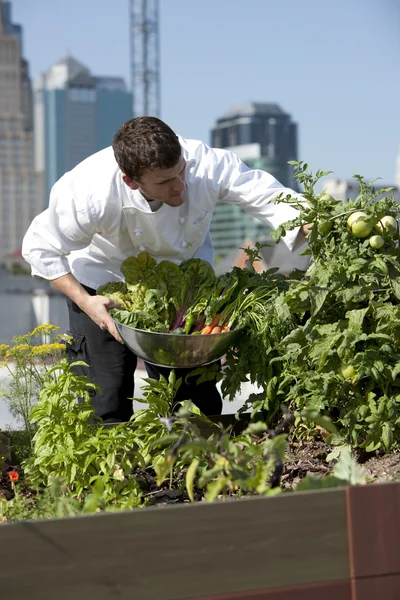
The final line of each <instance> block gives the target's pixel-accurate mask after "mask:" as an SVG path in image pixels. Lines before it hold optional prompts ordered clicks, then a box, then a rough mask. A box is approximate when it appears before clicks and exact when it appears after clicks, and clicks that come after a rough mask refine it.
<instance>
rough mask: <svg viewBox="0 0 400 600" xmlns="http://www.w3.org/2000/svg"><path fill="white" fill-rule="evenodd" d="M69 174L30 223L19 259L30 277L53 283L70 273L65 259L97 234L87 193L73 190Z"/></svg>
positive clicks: (94, 216)
mask: <svg viewBox="0 0 400 600" xmlns="http://www.w3.org/2000/svg"><path fill="white" fill-rule="evenodd" d="M76 187H78V186H75V184H74V181H73V179H72V178H71V176H70V173H66V174H65V175H64V176H63V177H62V178H61V179H60V180H59V181H58V182H57V183H55V184H54V186H53V188H52V190H51V194H50V202H49V207H48V208H47V209H46V210H45V211H44V212H42V213H41V214H40V215H38V216H37V217H36V218H35V219H34V220H33V221H32V223H31V225H30V227H29V229H28V231H27V233H26V234H25V237H24V240H23V242H22V255H23V257H24V259H25V260H26V261H27V262H28V263H29V264H30V265H31V269H32V275H33V276H36V277H43V278H44V279H49V280H52V279H57V278H58V277H61V276H62V275H66V274H68V273H70V268H69V264H68V260H67V258H66V257H67V255H68V254H70V252H72V251H73V250H79V249H81V248H85V247H86V246H88V245H89V244H90V242H91V240H92V238H93V236H94V234H95V233H97V229H98V227H97V221H98V219H97V215H96V214H95V209H94V206H93V204H92V201H91V196H90V193H89V190H88V189H86V190H85V189H84V188H83V189H82V187H81V182H80V185H79V190H78V189H76Z"/></svg>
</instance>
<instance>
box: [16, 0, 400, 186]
mask: <svg viewBox="0 0 400 600" xmlns="http://www.w3.org/2000/svg"><path fill="white" fill-rule="evenodd" d="M160 4H161V7H160V30H161V33H160V39H161V85H162V92H161V93H162V114H161V117H162V118H163V119H164V120H165V121H166V122H167V123H168V124H169V125H170V126H171V127H173V128H174V129H175V131H176V132H177V133H179V134H180V135H183V136H185V137H194V138H199V139H202V140H204V141H206V142H209V141H210V129H211V127H212V126H213V124H214V122H215V119H216V118H217V117H218V116H219V115H220V114H222V113H223V112H224V111H225V110H227V109H228V108H229V107H230V106H231V105H232V104H237V103H240V102H248V101H258V102H277V103H279V104H280V105H281V106H282V108H284V109H285V110H286V111H287V112H289V113H290V114H291V115H292V117H293V119H294V120H295V121H296V122H297V123H298V125H299V158H300V159H302V160H305V161H307V162H308V163H309V165H310V166H311V168H312V169H313V170H316V169H318V168H321V169H324V170H332V171H334V173H335V176H337V177H340V178H347V177H351V175H352V174H353V173H360V174H362V175H364V176H365V177H367V178H375V177H381V178H382V180H383V182H384V183H388V184H393V183H394V174H395V162H396V155H397V154H398V152H399V147H400V76H399V71H400V69H399V62H400V61H399V57H400V4H399V2H398V0H334V1H329V0H275V1H274V2H272V1H271V0H246V1H242V0H201V2H200V1H196V2H194V1H192V0H160ZM12 6H13V17H14V19H13V20H14V21H15V22H18V23H21V24H22V25H23V27H24V43H25V48H24V50H25V56H26V58H27V59H28V60H29V61H30V69H31V74H32V75H33V76H35V75H37V74H38V73H39V72H42V71H45V70H47V69H48V68H49V67H50V66H51V65H52V64H54V63H55V62H56V61H58V60H59V59H60V58H62V57H63V56H64V55H65V54H66V52H67V51H68V50H69V51H70V53H71V54H72V55H73V56H74V57H75V58H77V59H78V60H79V61H81V62H83V63H84V64H85V65H86V66H87V67H88V68H89V69H90V70H91V71H92V72H93V73H94V74H96V75H122V76H124V77H125V78H126V80H127V81H128V82H129V72H130V69H129V11H128V0H115V1H114V2H111V1H110V0H108V1H106V0H68V1H65V0H58V2H56V1H55V0H34V1H33V0H12Z"/></svg>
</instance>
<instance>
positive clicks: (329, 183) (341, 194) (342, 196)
mask: <svg viewBox="0 0 400 600" xmlns="http://www.w3.org/2000/svg"><path fill="white" fill-rule="evenodd" d="M323 186H324V189H325V191H326V192H327V193H328V194H330V195H331V196H333V197H334V198H336V199H337V200H341V201H345V200H355V199H356V198H357V196H358V195H359V193H360V184H359V183H358V181H357V179H333V178H327V179H325V180H324V182H323ZM374 188H375V190H376V191H377V192H378V191H379V190H380V189H383V188H393V191H392V192H390V193H389V196H390V195H393V196H394V198H395V200H396V202H398V203H399V204H400V188H399V187H396V186H395V185H393V184H392V185H382V184H377V183H374ZM381 197H382V195H380V196H377V199H378V200H379V199H380V198H381Z"/></svg>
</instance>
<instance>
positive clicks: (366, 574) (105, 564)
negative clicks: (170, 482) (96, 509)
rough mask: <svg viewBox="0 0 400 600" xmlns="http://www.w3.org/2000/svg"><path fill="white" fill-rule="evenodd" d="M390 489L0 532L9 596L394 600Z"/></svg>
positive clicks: (4, 592) (393, 491) (22, 599)
mask: <svg viewBox="0 0 400 600" xmlns="http://www.w3.org/2000/svg"><path fill="white" fill-rule="evenodd" d="M399 540H400V484H398V483H393V484H379V485H378V484H371V485H367V486H360V487H349V488H340V489H334V490H326V491H318V492H303V493H289V494H282V495H280V496H276V497H271V498H262V497H258V498H248V499H243V500H232V501H228V502H216V503H213V504H205V503H199V504H194V505H180V506H176V505H174V506H169V507H162V508H157V507H153V508H145V509H137V510H134V511H131V512H121V513H106V514H97V515H96V514H95V515H88V516H80V517H74V518H70V519H59V520H57V519H55V520H48V521H36V522H24V523H15V524H13V523H12V524H5V525H1V526H0V590H1V597H2V598H7V599H8V598H10V599H11V598H16V599H18V600H88V599H89V600H91V599H93V600H106V599H107V600H108V599H114V598H115V599H121V600H125V599H126V600H128V599H129V600H133V599H134V600H136V599H137V600H183V599H187V600H188V599H191V600H245V599H246V600H261V599H264V598H265V599H266V600H398V599H399V598H400V551H399Z"/></svg>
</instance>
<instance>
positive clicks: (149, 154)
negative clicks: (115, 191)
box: [112, 117, 182, 181]
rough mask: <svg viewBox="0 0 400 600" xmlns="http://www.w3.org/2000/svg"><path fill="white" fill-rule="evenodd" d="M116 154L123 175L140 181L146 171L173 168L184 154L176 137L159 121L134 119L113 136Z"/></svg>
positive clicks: (150, 118)
mask: <svg viewBox="0 0 400 600" xmlns="http://www.w3.org/2000/svg"><path fill="white" fill-rule="evenodd" d="M112 146H113V150H114V155H115V160H116V161H117V163H118V166H119V168H120V169H121V171H122V172H123V173H124V174H125V175H127V176H128V177H130V178H131V179H134V180H135V181H140V178H141V177H142V175H143V173H144V172H145V171H147V170H151V169H155V168H157V167H158V168H161V169H170V168H172V167H174V166H175V165H176V164H177V163H178V161H179V158H180V156H181V154H182V149H181V145H180V143H179V140H178V136H177V135H176V133H174V132H173V131H172V129H171V128H170V127H168V125H166V124H165V123H164V122H163V121H161V120H160V119H157V118H156V117H135V118H134V119H130V120H129V121H127V122H126V123H124V124H123V125H122V127H121V128H120V129H119V130H118V131H117V133H116V134H115V135H114V139H113V144H112Z"/></svg>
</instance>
